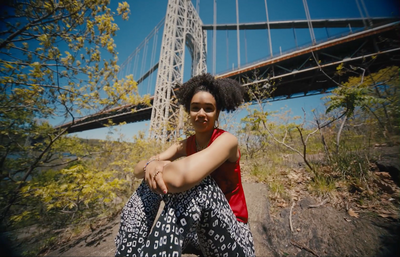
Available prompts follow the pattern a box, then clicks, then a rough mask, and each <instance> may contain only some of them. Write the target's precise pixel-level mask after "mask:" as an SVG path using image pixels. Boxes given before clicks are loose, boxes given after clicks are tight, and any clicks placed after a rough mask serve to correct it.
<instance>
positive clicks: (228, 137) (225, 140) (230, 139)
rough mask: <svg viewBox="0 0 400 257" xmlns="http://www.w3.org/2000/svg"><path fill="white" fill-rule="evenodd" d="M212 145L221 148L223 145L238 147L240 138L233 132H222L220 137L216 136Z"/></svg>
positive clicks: (225, 146) (230, 147) (231, 147)
mask: <svg viewBox="0 0 400 257" xmlns="http://www.w3.org/2000/svg"><path fill="white" fill-rule="evenodd" d="M211 145H212V146H217V147H219V148H220V147H222V148H228V149H236V148H237V146H238V139H237V138H236V136H234V135H232V134H231V133H229V132H225V133H223V134H221V135H220V136H219V137H218V138H216V139H215V140H214V142H213V143H212V144H211Z"/></svg>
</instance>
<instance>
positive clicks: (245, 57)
mask: <svg viewBox="0 0 400 257" xmlns="http://www.w3.org/2000/svg"><path fill="white" fill-rule="evenodd" d="M244 59H245V60H246V63H245V64H247V37H246V30H244Z"/></svg>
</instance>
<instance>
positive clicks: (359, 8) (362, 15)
mask: <svg viewBox="0 0 400 257" xmlns="http://www.w3.org/2000/svg"><path fill="white" fill-rule="evenodd" d="M356 4H357V8H358V11H359V12H360V15H361V19H362V21H363V24H364V28H366V27H367V22H365V17H364V14H363V12H362V10H361V7H360V3H359V2H358V0H356ZM349 27H350V24H349ZM350 31H351V29H350Z"/></svg>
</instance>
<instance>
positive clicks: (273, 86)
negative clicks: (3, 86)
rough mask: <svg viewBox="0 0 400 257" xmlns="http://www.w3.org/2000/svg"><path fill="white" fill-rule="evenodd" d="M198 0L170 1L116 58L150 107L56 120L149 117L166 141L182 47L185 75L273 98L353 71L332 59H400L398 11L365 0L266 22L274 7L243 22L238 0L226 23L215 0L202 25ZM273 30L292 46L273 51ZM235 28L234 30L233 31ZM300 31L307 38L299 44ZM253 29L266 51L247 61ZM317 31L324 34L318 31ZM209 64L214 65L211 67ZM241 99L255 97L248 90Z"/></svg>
mask: <svg viewBox="0 0 400 257" xmlns="http://www.w3.org/2000/svg"><path fill="white" fill-rule="evenodd" d="M199 2H200V1H199V0H196V3H195V5H194V4H193V3H192V1H190V0H169V1H168V7H167V12H166V15H165V17H164V18H163V19H162V20H161V21H160V22H159V23H158V24H157V26H155V28H154V29H153V30H152V31H151V32H150V33H149V34H148V36H147V37H146V38H145V39H144V40H143V42H142V43H141V44H140V45H139V46H138V47H137V48H136V49H135V50H134V51H133V52H132V54H131V55H129V56H128V58H127V59H126V60H125V62H124V63H123V64H122V65H121V69H120V72H119V74H118V77H119V78H122V77H125V76H126V75H130V74H133V76H134V78H135V79H136V81H137V83H138V88H139V94H140V95H144V94H149V95H151V105H150V106H147V105H137V106H132V105H124V106H118V107H115V108H112V109H108V110H104V111H102V112H99V113H95V114H92V115H90V116H86V117H83V118H80V119H78V120H75V121H74V122H73V123H67V124H63V125H62V126H60V127H62V128H68V132H69V133H74V132H79V131H84V130H90V129H95V128H101V127H103V126H104V124H107V123H108V121H109V120H112V121H113V122H114V123H120V122H123V121H124V122H127V123H131V122H138V121H143V120H150V131H151V132H152V137H153V138H156V139H160V140H162V141H165V140H168V137H171V136H176V134H178V133H179V129H180V125H178V126H176V124H182V122H179V121H180V120H181V119H182V118H181V117H182V109H181V108H179V106H178V105H177V104H176V101H175V92H176V91H177V90H179V87H178V86H177V85H179V84H181V83H183V82H184V81H183V80H184V74H185V70H184V69H185V60H186V59H187V58H186V57H185V55H186V54H187V53H189V54H190V57H191V63H190V64H191V65H190V76H195V75H197V74H201V73H205V72H210V73H212V74H214V75H215V76H216V77H219V78H232V79H236V80H238V81H240V82H241V83H242V84H243V86H245V87H249V88H251V87H254V86H258V88H261V90H265V91H268V92H269V99H270V100H279V99H286V98H293V97H300V96H308V95H312V94H320V93H324V92H327V91H329V90H330V89H332V88H334V87H336V86H338V84H339V83H341V82H343V81H346V80H347V78H348V76H349V74H350V73H347V74H345V75H344V76H338V75H337V74H336V68H337V66H338V65H340V64H342V63H344V64H346V65H348V66H349V67H352V68H353V69H354V72H356V70H357V69H360V70H367V71H368V72H374V71H376V70H379V69H380V68H383V67H385V66H388V65H394V64H397V65H398V64H399V60H400V40H399V38H400V36H399V35H400V22H399V18H398V17H392V16H390V15H387V16H384V17H382V16H381V17H373V16H371V15H369V12H368V8H367V6H366V5H365V3H364V0H355V3H356V7H357V11H358V13H359V15H360V17H358V18H340V19H339V18H327V19H312V18H311V16H312V13H310V10H309V7H308V3H307V0H302V3H303V8H304V10H303V11H304V13H305V16H306V19H301V20H299V19H295V20H286V21H269V14H270V13H271V10H268V5H267V4H268V3H267V0H264V7H265V17H266V20H264V21H259V22H250V23H241V22H240V20H239V12H240V8H239V3H238V0H236V6H235V10H236V23H223V24H218V23H217V22H216V21H217V18H216V15H217V12H216V9H217V6H216V4H217V3H216V2H217V1H216V0H214V8H213V10H214V12H213V16H214V17H213V24H203V22H202V19H201V17H200V15H199V12H198V11H199ZM278 30H285V31H286V32H288V31H289V32H290V34H291V36H290V37H291V42H292V48H289V49H283V50H282V48H281V47H279V50H278V51H277V48H276V47H273V42H274V40H273V34H274V31H278ZM332 31H335V32H336V33H333V32H332ZM337 31H339V33H337ZM232 32H233V34H236V35H235V36H234V37H232ZM305 32H307V33H306V34H307V37H308V40H307V41H306V42H305V43H304V34H305ZM217 33H219V34H218V35H221V34H220V33H225V38H223V37H219V38H222V39H223V40H222V41H218V42H217ZM246 33H247V34H246ZM251 33H255V34H262V35H264V36H265V39H266V41H264V43H262V44H261V45H260V46H259V51H260V52H262V51H264V52H266V55H264V56H263V55H260V56H261V57H262V58H260V59H258V60H255V61H252V62H250V61H249V60H248V48H249V46H248V45H250V44H251V42H250V40H251V39H250V35H251ZM321 33H322V34H324V36H322V37H321V36H319V35H321ZM209 34H211V35H212V37H211V39H212V40H210V41H212V43H211V51H208V48H207V44H209V43H210V42H209V40H207V36H209ZM246 35H249V36H246ZM160 39H161V40H160ZM232 42H233V43H232ZM234 43H235V44H234ZM243 43H244V44H243ZM241 44H242V45H241ZM218 45H225V48H226V64H227V67H226V70H225V71H218V73H217V54H216V53H217V46H218ZM229 46H231V48H230V50H231V51H232V49H233V48H236V50H237V54H236V58H237V60H235V61H234V62H232V67H230V63H231V62H230V61H229V58H230V57H229V56H231V55H229V54H228V52H229ZM232 46H234V47H232ZM185 48H187V50H188V51H185ZM209 52H211V55H210V54H208V53H209ZM243 57H244V60H243ZM231 58H232V57H231ZM241 58H242V59H241ZM207 59H209V60H211V62H210V61H208V62H207ZM231 61H232V60H231ZM207 63H209V66H211V67H209V69H207ZM210 63H211V65H210ZM210 68H211V70H210ZM352 75H353V76H354V74H352ZM246 100H247V101H251V100H252V99H251V98H250V97H247V99H246ZM171 124H175V128H176V129H175V132H174V131H173V132H171V130H170V129H169V128H170V127H171V126H173V125H171Z"/></svg>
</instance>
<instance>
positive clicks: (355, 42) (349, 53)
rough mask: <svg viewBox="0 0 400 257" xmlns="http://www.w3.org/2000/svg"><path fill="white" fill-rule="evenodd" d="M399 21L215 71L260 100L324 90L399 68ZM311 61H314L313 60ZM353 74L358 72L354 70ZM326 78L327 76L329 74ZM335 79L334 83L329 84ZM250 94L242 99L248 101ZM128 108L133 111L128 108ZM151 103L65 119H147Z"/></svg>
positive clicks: (72, 128) (84, 123)
mask: <svg viewBox="0 0 400 257" xmlns="http://www.w3.org/2000/svg"><path fill="white" fill-rule="evenodd" d="M399 38H400V26H399V22H396V23H393V24H392V25H390V26H389V25H386V26H382V27H379V28H378V29H375V30H371V29H370V30H366V31H364V32H359V33H355V34H352V35H349V36H346V37H342V38H338V39H335V40H331V41H327V42H324V43H321V44H317V45H315V46H310V47H307V48H303V49H299V50H296V51H294V52H291V53H288V54H284V55H281V56H277V57H274V58H270V59H268V60H265V61H259V62H257V63H256V64H254V65H248V66H246V67H243V68H241V69H238V70H234V71H230V72H226V73H224V74H220V75H218V76H217V77H220V78H222V77H225V78H232V79H236V80H239V81H240V82H241V83H242V84H244V86H245V87H249V88H254V87H255V86H256V85H257V86H258V88H259V89H261V90H265V91H264V92H266V94H264V93H263V94H262V95H263V96H265V95H268V97H267V98H266V99H264V100H268V99H269V100H281V99H288V98H292V97H299V96H308V95H314V94H320V93H325V92H327V91H329V89H331V88H334V87H337V83H344V82H346V81H347V80H348V78H349V77H350V76H358V74H359V73H360V71H361V70H360V69H358V70H352V69H351V68H350V67H353V68H355V69H357V68H362V69H365V70H366V73H365V74H366V75H367V74H368V73H371V72H376V71H378V70H379V69H382V68H384V67H387V66H391V65H398V66H400V40H399ZM315 60H318V64H319V65H318V64H317V62H316V61H315ZM341 63H343V64H344V66H345V67H346V68H348V70H347V72H346V73H344V74H342V75H341V76H339V75H338V74H337V67H338V66H339V65H340V64H341ZM356 72H357V74H356ZM328 76H329V77H330V78H329V77H328ZM334 81H335V82H334ZM253 100H254V99H251V98H250V97H249V96H247V97H246V101H253ZM132 109H136V110H135V111H134V112H132ZM150 118H151V106H150V107H149V106H144V105H142V106H131V105H126V106H121V107H116V108H113V109H111V110H108V111H104V112H101V113H96V114H93V115H91V116H87V117H84V118H82V119H80V120H77V121H75V123H74V124H71V123H68V124H64V125H62V126H60V127H59V128H67V131H68V132H69V133H74V132H80V131H85V130H90V129H95V128H101V127H103V126H104V125H105V124H107V123H108V121H109V119H111V120H112V121H113V122H114V123H120V122H127V123H131V122H139V121H144V120H150Z"/></svg>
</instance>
